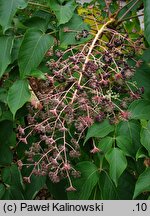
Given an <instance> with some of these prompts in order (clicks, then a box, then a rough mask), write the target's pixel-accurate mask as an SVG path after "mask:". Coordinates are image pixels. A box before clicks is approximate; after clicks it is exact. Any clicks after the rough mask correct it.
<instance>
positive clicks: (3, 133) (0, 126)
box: [0, 120, 13, 145]
mask: <svg viewBox="0 0 150 216" xmlns="http://www.w3.org/2000/svg"><path fill="white" fill-rule="evenodd" d="M12 133H13V122H12V121H8V120H5V121H2V122H0V143H1V144H4V145H7V144H8V141H9V138H10V137H11V135H12ZM6 137H7V139H6Z"/></svg>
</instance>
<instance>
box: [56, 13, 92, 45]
mask: <svg viewBox="0 0 150 216" xmlns="http://www.w3.org/2000/svg"><path fill="white" fill-rule="evenodd" d="M65 28H66V29H68V30H69V32H65V31H64V29H65ZM82 30H87V31H90V28H89V25H88V24H87V23H84V22H83V20H82V18H81V17H80V16H78V15H77V14H74V15H73V17H72V19H71V20H70V21H69V22H68V23H67V24H65V25H63V26H62V27H61V29H60V31H59V35H60V43H61V47H65V46H68V45H73V44H81V43H85V42H87V41H88V40H89V39H91V36H88V37H87V38H81V39H80V40H76V35H77V34H78V33H79V32H82Z"/></svg>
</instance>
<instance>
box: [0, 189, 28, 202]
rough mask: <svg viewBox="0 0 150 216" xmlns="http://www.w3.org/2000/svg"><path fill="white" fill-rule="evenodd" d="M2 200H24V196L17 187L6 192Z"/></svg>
mask: <svg viewBox="0 0 150 216" xmlns="http://www.w3.org/2000/svg"><path fill="white" fill-rule="evenodd" d="M2 200H24V196H23V194H22V192H21V191H20V190H19V189H18V188H17V187H14V186H11V187H8V188H7V189H6V190H5V193H4V195H3V197H2Z"/></svg>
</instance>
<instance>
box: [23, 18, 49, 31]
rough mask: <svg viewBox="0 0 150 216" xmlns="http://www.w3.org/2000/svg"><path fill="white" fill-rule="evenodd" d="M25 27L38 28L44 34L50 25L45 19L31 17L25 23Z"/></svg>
mask: <svg viewBox="0 0 150 216" xmlns="http://www.w3.org/2000/svg"><path fill="white" fill-rule="evenodd" d="M23 24H24V25H25V26H27V27H28V28H35V27H36V28H37V29H39V30H41V31H43V32H45V31H46V30H47V27H48V23H47V22H46V20H45V19H44V18H41V17H36V16H35V17H31V18H30V19H27V20H26V21H25V22H24V23H23Z"/></svg>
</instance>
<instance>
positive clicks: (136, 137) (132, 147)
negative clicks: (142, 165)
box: [116, 120, 141, 157]
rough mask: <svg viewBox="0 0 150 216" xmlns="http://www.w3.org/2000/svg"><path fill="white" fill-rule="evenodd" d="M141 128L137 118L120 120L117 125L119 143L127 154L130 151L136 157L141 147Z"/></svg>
mask: <svg viewBox="0 0 150 216" xmlns="http://www.w3.org/2000/svg"><path fill="white" fill-rule="evenodd" d="M140 130H141V126H140V123H139V122H138V121H137V120H130V121H124V122H120V123H119V125H118V126H117V130H116V137H119V139H118V140H116V141H117V145H118V146H119V147H120V148H121V149H122V150H123V151H125V153H126V154H127V153H128V154H129V155H131V156H133V157H135V155H136V152H137V151H138V149H139V148H140V147H141V144H140ZM120 137H122V138H120ZM123 139H124V140H123ZM128 141H129V143H128ZM123 145H127V146H123Z"/></svg>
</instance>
